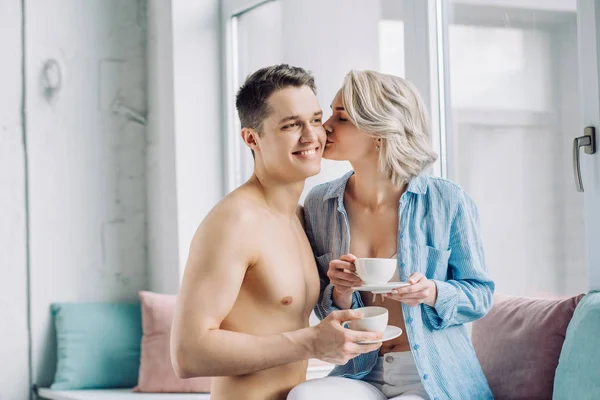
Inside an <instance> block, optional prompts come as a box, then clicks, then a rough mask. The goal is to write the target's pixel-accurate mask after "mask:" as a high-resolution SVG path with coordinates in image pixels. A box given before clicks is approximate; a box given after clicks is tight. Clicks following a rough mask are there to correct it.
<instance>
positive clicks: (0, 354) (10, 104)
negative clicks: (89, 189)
mask: <svg viewBox="0 0 600 400" xmlns="http://www.w3.org/2000/svg"><path fill="white" fill-rule="evenodd" d="M0 53H1V54H2V59H3V61H2V65H1V66H0V88H2V90H0V188H2V189H1V190H2V194H1V195H0V321H2V322H1V323H0V360H2V363H1V364H0V400H24V399H28V398H29V394H28V387H29V372H28V371H29V369H28V340H27V337H28V335H27V261H26V254H27V253H26V243H25V241H26V220H25V217H26V215H25V153H24V148H23V131H22V129H21V93H22V91H21V86H22V82H23V79H22V63H21V60H22V57H21V1H19V0H8V1H2V2H0Z"/></svg>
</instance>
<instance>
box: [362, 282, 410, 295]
mask: <svg viewBox="0 0 600 400" xmlns="http://www.w3.org/2000/svg"><path fill="white" fill-rule="evenodd" d="M409 285H410V283H408V282H388V283H373V284H366V285H362V286H359V287H353V288H352V289H354V290H358V291H361V292H371V293H375V294H381V293H390V292H391V291H392V289H396V288H399V287H402V286H409Z"/></svg>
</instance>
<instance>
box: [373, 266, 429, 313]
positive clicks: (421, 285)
mask: <svg viewBox="0 0 600 400" xmlns="http://www.w3.org/2000/svg"><path fill="white" fill-rule="evenodd" d="M408 283H410V286H403V287H399V288H397V289H394V290H392V292H391V293H387V294H384V295H383V297H385V298H386V299H392V300H395V301H399V302H401V303H405V304H407V305H409V306H416V305H419V304H421V303H424V304H427V305H428V306H430V307H433V306H434V305H435V300H436V299H437V286H436V285H435V282H433V281H431V280H429V279H427V277H426V276H425V275H423V274H422V273H420V272H415V273H413V274H412V275H411V276H410V277H409V278H408Z"/></svg>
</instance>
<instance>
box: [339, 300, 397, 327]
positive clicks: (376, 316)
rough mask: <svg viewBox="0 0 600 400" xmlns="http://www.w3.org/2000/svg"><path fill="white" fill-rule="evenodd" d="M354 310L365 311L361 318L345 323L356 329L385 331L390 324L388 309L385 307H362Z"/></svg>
mask: <svg viewBox="0 0 600 400" xmlns="http://www.w3.org/2000/svg"><path fill="white" fill-rule="evenodd" d="M354 311H359V312H361V313H363V317H362V318H361V319H356V320H353V321H348V322H346V323H345V324H347V325H348V328H350V329H352V330H355V331H369V332H384V331H385V328H386V327H387V324H388V310H387V309H386V308H383V307H376V306H370V307H362V308H357V309H355V310H354Z"/></svg>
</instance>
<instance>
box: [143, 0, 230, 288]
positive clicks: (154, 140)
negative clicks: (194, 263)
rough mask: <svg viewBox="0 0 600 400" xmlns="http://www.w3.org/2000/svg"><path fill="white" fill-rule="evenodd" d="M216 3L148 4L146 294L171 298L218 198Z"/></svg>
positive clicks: (156, 1) (220, 179) (216, 0)
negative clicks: (196, 235)
mask: <svg viewBox="0 0 600 400" xmlns="http://www.w3.org/2000/svg"><path fill="white" fill-rule="evenodd" d="M219 10H220V9H219V0H205V1H201V2H191V1H185V0H173V1H171V2H170V4H169V2H166V1H162V0H149V2H148V86H149V92H148V103H149V115H148V118H149V125H148V135H149V145H148V238H149V246H150V248H149V251H148V256H149V259H148V264H149V277H150V282H149V283H150V285H149V288H150V289H151V290H154V291H158V292H162V293H176V292H177V291H178V290H179V281H180V278H181V274H182V273H183V270H184V268H185V262H186V259H187V256H188V251H189V245H190V241H191V239H192V236H193V235H194V232H195V231H196V229H197V227H198V225H199V224H200V222H201V221H202V219H203V218H204V217H205V216H206V214H207V213H208V212H209V211H210V209H211V208H212V207H213V206H214V205H215V204H216V203H217V202H218V201H219V200H220V199H221V198H222V196H223V167H224V162H223V158H222V154H223V153H222V141H223V137H222V134H221V132H222V130H221V119H222V116H221V86H220V85H221V81H220V79H221V69H220V57H221V53H220V47H219V46H220V42H219V41H220V15H219Z"/></svg>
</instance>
